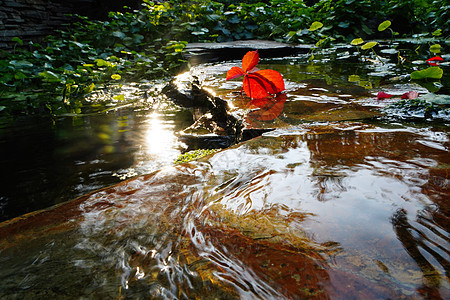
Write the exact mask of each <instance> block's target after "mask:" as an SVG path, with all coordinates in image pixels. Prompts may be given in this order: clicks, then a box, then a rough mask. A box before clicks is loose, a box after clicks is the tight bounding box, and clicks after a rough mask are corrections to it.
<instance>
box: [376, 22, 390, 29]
mask: <svg viewBox="0 0 450 300" xmlns="http://www.w3.org/2000/svg"><path fill="white" fill-rule="evenodd" d="M389 26H391V21H389V20H386V21H384V22H382V23H381V24H380V25H378V31H384V30H386V29H388V28H389Z"/></svg>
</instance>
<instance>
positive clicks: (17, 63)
mask: <svg viewBox="0 0 450 300" xmlns="http://www.w3.org/2000/svg"><path fill="white" fill-rule="evenodd" d="M9 64H10V65H13V66H14V67H16V68H25V67H27V68H31V67H33V64H32V63H30V62H29V61H26V60H12V61H10V62H9Z"/></svg>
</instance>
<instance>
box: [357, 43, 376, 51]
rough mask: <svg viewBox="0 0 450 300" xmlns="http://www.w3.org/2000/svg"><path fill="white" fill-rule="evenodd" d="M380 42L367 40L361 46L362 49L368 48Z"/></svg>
mask: <svg viewBox="0 0 450 300" xmlns="http://www.w3.org/2000/svg"><path fill="white" fill-rule="evenodd" d="M377 44H378V42H367V43H365V44H364V45H362V46H361V49H363V50H367V49H371V48H373V47H375V46H376V45H377Z"/></svg>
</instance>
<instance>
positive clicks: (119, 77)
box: [111, 74, 122, 80]
mask: <svg viewBox="0 0 450 300" xmlns="http://www.w3.org/2000/svg"><path fill="white" fill-rule="evenodd" d="M111 78H112V79H114V80H120V79H121V78H122V77H121V76H120V75H119V74H112V75H111Z"/></svg>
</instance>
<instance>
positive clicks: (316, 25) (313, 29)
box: [308, 21, 323, 31]
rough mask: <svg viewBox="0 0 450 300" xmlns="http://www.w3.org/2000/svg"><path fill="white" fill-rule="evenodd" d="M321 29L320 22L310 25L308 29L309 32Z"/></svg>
mask: <svg viewBox="0 0 450 300" xmlns="http://www.w3.org/2000/svg"><path fill="white" fill-rule="evenodd" d="M322 27H323V24H322V23H320V22H317V21H316V22H313V23H312V24H311V27H309V29H308V30H309V31H315V30H317V29H320V28H322Z"/></svg>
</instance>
